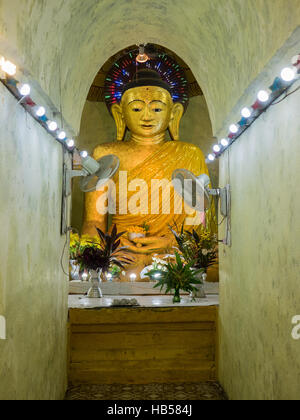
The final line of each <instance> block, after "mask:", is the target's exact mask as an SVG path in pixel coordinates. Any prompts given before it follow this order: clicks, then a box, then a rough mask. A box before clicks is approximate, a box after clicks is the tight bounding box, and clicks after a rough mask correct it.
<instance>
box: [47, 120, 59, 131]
mask: <svg viewBox="0 0 300 420" xmlns="http://www.w3.org/2000/svg"><path fill="white" fill-rule="evenodd" d="M47 125H48V128H49V130H50V131H55V130H57V123H56V122H55V121H47Z"/></svg>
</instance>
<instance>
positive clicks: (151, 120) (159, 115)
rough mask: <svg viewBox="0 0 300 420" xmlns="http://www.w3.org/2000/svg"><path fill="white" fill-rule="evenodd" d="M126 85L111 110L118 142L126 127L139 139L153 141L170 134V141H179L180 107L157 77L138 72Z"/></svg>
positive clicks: (153, 73)
mask: <svg viewBox="0 0 300 420" xmlns="http://www.w3.org/2000/svg"><path fill="white" fill-rule="evenodd" d="M136 76H137V77H136V78H135V80H133V81H132V82H131V83H129V84H128V85H127V86H126V87H125V89H124V91H123V95H122V99H121V102H120V104H114V105H113V106H112V108H111V111H112V114H113V117H114V120H115V123H116V126H117V139H118V140H123V138H124V134H125V131H126V127H127V128H128V130H129V131H130V132H131V133H132V134H135V135H137V136H139V137H143V138H145V139H147V138H149V139H151V138H155V137H157V136H159V135H161V134H162V133H165V132H166V130H169V132H170V135H171V137H172V139H173V140H179V123H180V119H181V117H182V115H183V111H184V108H183V105H182V104H181V103H179V102H177V103H174V102H173V100H172V96H171V93H170V92H171V90H170V87H169V86H168V84H167V83H165V82H163V81H162V80H161V79H160V77H159V75H158V73H156V72H154V71H152V70H141V71H139V72H137V75H136Z"/></svg>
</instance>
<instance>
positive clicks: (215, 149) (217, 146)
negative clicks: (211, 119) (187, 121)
mask: <svg viewBox="0 0 300 420" xmlns="http://www.w3.org/2000/svg"><path fill="white" fill-rule="evenodd" d="M213 150H214V152H216V153H219V151H220V150H221V147H220V146H219V145H218V144H215V145H214V147H213Z"/></svg>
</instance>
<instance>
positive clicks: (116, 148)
mask: <svg viewBox="0 0 300 420" xmlns="http://www.w3.org/2000/svg"><path fill="white" fill-rule="evenodd" d="M126 149H127V148H126V144H125V143H123V142H121V141H113V142H109V143H102V144H99V145H98V146H96V147H95V149H94V151H93V157H94V158H95V159H99V158H100V157H102V156H104V155H107V154H112V153H114V154H116V155H118V156H119V155H120V154H122V152H124V151H125V150H126Z"/></svg>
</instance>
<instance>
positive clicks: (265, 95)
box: [257, 90, 269, 102]
mask: <svg viewBox="0 0 300 420" xmlns="http://www.w3.org/2000/svg"><path fill="white" fill-rule="evenodd" d="M257 98H258V100H259V101H260V102H267V100H268V99H269V94H268V92H266V91H265V90H260V91H259V92H258V94H257Z"/></svg>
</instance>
